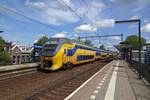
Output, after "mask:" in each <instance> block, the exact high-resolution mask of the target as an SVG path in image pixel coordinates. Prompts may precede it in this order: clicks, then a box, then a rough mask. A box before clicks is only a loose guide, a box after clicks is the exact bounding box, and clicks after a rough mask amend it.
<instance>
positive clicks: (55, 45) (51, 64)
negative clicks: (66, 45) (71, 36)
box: [40, 38, 63, 71]
mask: <svg viewBox="0 0 150 100" xmlns="http://www.w3.org/2000/svg"><path fill="white" fill-rule="evenodd" d="M62 55H63V52H62V50H61V43H60V41H59V38H50V39H49V40H48V41H47V42H46V44H45V45H44V47H43V49H42V52H41V66H40V68H41V69H43V70H49V71H55V70H57V69H59V68H60V67H61V66H62Z"/></svg>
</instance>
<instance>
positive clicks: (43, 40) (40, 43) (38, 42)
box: [34, 36, 48, 46]
mask: <svg viewBox="0 0 150 100" xmlns="http://www.w3.org/2000/svg"><path fill="white" fill-rule="evenodd" d="M47 40H48V38H47V37H46V36H43V37H41V38H40V39H39V40H38V41H37V43H34V45H39V46H43V45H44V44H45V43H46V41H47Z"/></svg>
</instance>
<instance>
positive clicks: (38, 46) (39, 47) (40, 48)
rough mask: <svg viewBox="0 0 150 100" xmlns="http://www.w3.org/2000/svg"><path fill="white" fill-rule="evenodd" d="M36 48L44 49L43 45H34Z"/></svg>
mask: <svg viewBox="0 0 150 100" xmlns="http://www.w3.org/2000/svg"><path fill="white" fill-rule="evenodd" d="M34 48H35V49H42V48H43V46H38V45H34Z"/></svg>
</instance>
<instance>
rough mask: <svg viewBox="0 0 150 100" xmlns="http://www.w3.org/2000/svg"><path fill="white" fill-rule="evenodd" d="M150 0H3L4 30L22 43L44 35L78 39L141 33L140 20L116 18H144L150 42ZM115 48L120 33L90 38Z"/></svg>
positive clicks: (10, 38)
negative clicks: (95, 37)
mask: <svg viewBox="0 0 150 100" xmlns="http://www.w3.org/2000/svg"><path fill="white" fill-rule="evenodd" d="M149 11H150V1H149V0H0V30H3V31H4V32H3V33H2V34H0V36H2V37H3V38H4V39H5V40H7V41H12V42H13V43H17V44H19V45H26V46H28V45H33V43H34V42H36V41H37V40H38V39H39V38H41V37H42V36H47V37H49V38H50V37H66V38H70V39H77V38H78V37H83V36H97V35H100V36H101V35H116V34H117V35H118V34H123V38H124V39H125V38H126V37H127V36H130V35H138V23H126V24H115V21H119V20H130V19H140V20H141V33H142V34H141V35H142V37H144V38H145V39H146V40H147V42H150V13H149ZM90 40H91V41H92V43H93V45H94V46H99V45H101V44H103V45H104V46H105V47H106V48H107V49H110V50H115V49H114V48H113V45H116V44H118V43H119V42H120V41H121V39H120V37H109V38H97V39H90Z"/></svg>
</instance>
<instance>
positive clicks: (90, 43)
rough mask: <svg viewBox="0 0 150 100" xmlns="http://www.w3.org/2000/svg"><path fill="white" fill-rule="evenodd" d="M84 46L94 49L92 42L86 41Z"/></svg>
mask: <svg viewBox="0 0 150 100" xmlns="http://www.w3.org/2000/svg"><path fill="white" fill-rule="evenodd" d="M84 44H85V45H88V46H92V47H93V44H92V42H91V40H85V42H84Z"/></svg>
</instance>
